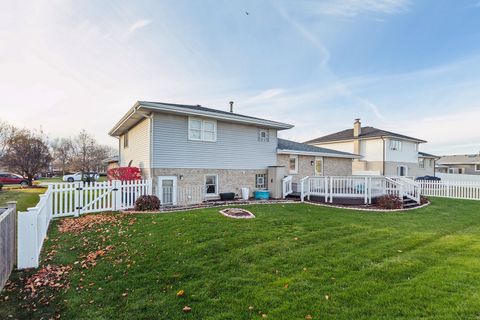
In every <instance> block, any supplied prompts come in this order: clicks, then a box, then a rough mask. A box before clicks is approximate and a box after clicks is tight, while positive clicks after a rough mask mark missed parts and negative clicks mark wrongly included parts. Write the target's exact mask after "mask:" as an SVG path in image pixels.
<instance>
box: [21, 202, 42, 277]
mask: <svg viewBox="0 0 480 320" xmlns="http://www.w3.org/2000/svg"><path fill="white" fill-rule="evenodd" d="M37 214H38V212H37V211H36V210H30V211H27V212H19V213H18V238H17V239H18V246H17V249H18V250H17V267H18V268H19V269H25V268H36V267H38V226H37Z"/></svg>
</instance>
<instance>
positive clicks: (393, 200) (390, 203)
mask: <svg viewBox="0 0 480 320" xmlns="http://www.w3.org/2000/svg"><path fill="white" fill-rule="evenodd" d="M377 206H378V207H380V208H382V209H401V208H402V199H400V198H399V197H397V196H394V195H386V196H383V197H381V198H380V199H379V200H378V203H377Z"/></svg>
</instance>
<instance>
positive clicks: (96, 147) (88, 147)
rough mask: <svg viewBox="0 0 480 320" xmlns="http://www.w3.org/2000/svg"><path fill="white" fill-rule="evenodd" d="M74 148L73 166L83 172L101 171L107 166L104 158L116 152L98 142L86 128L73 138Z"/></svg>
mask: <svg viewBox="0 0 480 320" xmlns="http://www.w3.org/2000/svg"><path fill="white" fill-rule="evenodd" d="M73 150H74V156H73V159H72V165H73V168H74V169H75V170H78V171H82V172H90V171H100V170H101V169H102V168H103V167H104V166H105V165H104V164H103V163H102V160H104V159H105V158H108V157H110V156H112V155H113V154H115V153H116V151H115V150H114V149H113V148H111V147H109V146H103V145H100V144H98V143H97V141H96V140H95V138H94V137H92V136H91V135H90V134H88V133H87V132H86V131H85V130H82V131H81V132H80V134H79V135H78V136H77V137H76V138H75V139H74V140H73Z"/></svg>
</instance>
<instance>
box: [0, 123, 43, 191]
mask: <svg viewBox="0 0 480 320" xmlns="http://www.w3.org/2000/svg"><path fill="white" fill-rule="evenodd" d="M51 161H52V157H51V155H50V150H49V149H48V145H47V143H46V137H45V136H44V135H43V134H42V133H34V132H32V131H30V130H27V129H22V130H16V131H15V132H14V133H13V134H12V136H11V137H10V138H8V140H7V141H6V147H5V150H4V154H3V156H2V163H3V164H4V165H5V166H6V167H7V168H8V169H9V170H11V171H14V172H18V173H22V174H23V175H25V177H26V178H27V179H28V184H29V185H30V186H31V185H32V182H33V178H34V177H35V175H37V174H39V173H41V172H42V171H43V170H45V169H48V166H49V165H50V162H51Z"/></svg>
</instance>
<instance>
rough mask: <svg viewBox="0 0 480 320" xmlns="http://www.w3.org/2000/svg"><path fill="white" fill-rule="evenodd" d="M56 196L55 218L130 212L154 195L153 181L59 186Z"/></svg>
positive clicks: (55, 192)
mask: <svg viewBox="0 0 480 320" xmlns="http://www.w3.org/2000/svg"><path fill="white" fill-rule="evenodd" d="M49 188H50V190H51V193H52V202H51V205H52V210H51V215H52V217H65V216H79V215H81V214H84V213H93V212H104V211H117V210H123V209H130V208H133V207H134V206H135V201H136V200H137V198H138V197H140V196H142V195H149V194H151V193H152V181H151V180H135V181H118V180H114V181H105V182H93V183H84V182H74V183H57V184H51V185H50V186H49Z"/></svg>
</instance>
